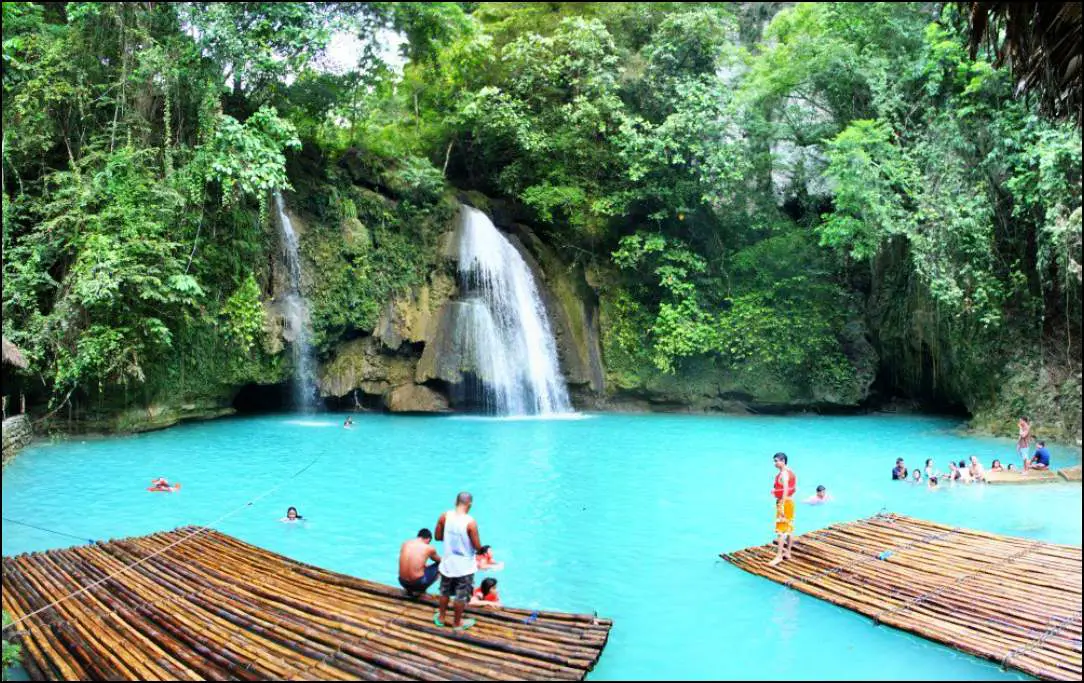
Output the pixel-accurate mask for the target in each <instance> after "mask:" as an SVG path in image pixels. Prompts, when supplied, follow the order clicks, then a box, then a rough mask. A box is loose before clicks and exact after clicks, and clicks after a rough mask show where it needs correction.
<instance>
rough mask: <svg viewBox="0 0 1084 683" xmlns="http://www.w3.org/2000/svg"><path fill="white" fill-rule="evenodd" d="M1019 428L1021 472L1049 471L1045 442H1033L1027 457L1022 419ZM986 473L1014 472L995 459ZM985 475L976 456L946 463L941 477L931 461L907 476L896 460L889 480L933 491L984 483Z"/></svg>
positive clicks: (1027, 425)
mask: <svg viewBox="0 0 1084 683" xmlns="http://www.w3.org/2000/svg"><path fill="white" fill-rule="evenodd" d="M1019 428H1020V438H1019V440H1018V441H1017V444H1016V449H1017V453H1018V454H1019V456H1020V459H1021V460H1022V462H1023V471H1025V472H1026V471H1028V470H1048V469H1050V451H1049V450H1048V449H1047V447H1046V442H1045V441H1036V442H1035V446H1036V448H1035V452H1034V453H1029V450H1030V444H1031V441H1032V440H1033V437H1032V435H1031V424H1030V423H1029V422H1028V419H1027V418H1026V417H1022V418H1020V422H1019ZM989 471H991V472H1014V471H1017V470H1016V469H1015V467H1014V465H1013V464H1012V463H1009V464H1008V465H1007V466H1006V465H1002V464H1001V460H999V459H997V458H995V459H994V461H993V462H991V463H990V470H989ZM986 472H987V470H986V469H985V468H984V467H983V466H982V463H980V462H979V458H978V456H977V455H972V456H971V457H970V458H969V459H968V460H967V461H964V460H960V461H959V462H957V461H954V460H950V461H949V466H948V471H947V472H944V473H942V472H940V471H938V470H937V468H936V466H935V465H934V464H933V458H928V459H927V460H926V466H925V468H924V469H921V470H917V469H916V470H911V471H910V473H908V469H907V465H906V463H904V461H903V458H896V466H895V467H893V468H892V479H893V481H897V480H899V481H910V482H911V483H913V484H922V483H925V484H926V485H927V486H929V487H930V488H936V487H937V486H939V485H940V484H942V483H960V484H971V483H983V482H985V481H986Z"/></svg>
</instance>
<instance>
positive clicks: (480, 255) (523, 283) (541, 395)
mask: <svg viewBox="0 0 1084 683" xmlns="http://www.w3.org/2000/svg"><path fill="white" fill-rule="evenodd" d="M460 218H461V223H460V230H459V281H460V282H459V285H460V291H461V293H462V297H463V304H465V306H466V308H465V310H464V314H463V315H460V316H459V317H458V319H457V322H456V329H455V331H454V334H455V339H456V345H457V346H458V347H459V348H460V349H461V350H462V352H463V354H464V357H465V358H467V359H470V362H471V363H472V364H473V366H474V368H475V370H476V375H477V376H478V378H479V380H480V383H479V384H480V387H479V390H480V391H481V392H482V396H481V397H480V398H481V404H482V405H483V406H484V408H485V409H486V410H487V411H488V412H492V413H496V414H498V415H553V414H558V413H569V412H572V408H571V404H570V403H569V400H568V391H567V389H566V388H565V382H564V378H562V377H561V372H560V368H559V366H558V364H557V348H556V343H555V342H554V339H553V332H552V331H551V329H550V324H549V319H548V318H547V317H546V308H545V305H544V304H543V302H542V297H541V296H539V292H538V287H537V286H536V284H535V281H534V277H533V276H532V275H531V270H530V268H529V267H528V266H527V263H526V262H525V261H524V260H523V256H522V255H520V253H519V251H517V250H516V248H515V247H514V246H512V244H511V242H509V241H508V239H507V238H506V237H505V236H504V235H502V234H501V233H500V231H499V230H497V228H496V227H495V226H494V225H493V223H492V222H491V221H490V220H489V217H488V216H486V215H485V214H484V213H482V212H481V211H478V210H477V209H474V208H472V207H469V206H463V207H462V208H461V216H460Z"/></svg>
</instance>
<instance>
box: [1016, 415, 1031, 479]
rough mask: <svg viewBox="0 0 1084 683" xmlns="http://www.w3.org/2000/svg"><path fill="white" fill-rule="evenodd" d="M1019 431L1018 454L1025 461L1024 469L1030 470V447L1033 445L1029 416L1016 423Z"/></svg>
mask: <svg viewBox="0 0 1084 683" xmlns="http://www.w3.org/2000/svg"><path fill="white" fill-rule="evenodd" d="M1016 427H1017V429H1018V430H1019V435H1020V436H1019V438H1018V439H1017V440H1016V454H1017V455H1019V456H1020V458H1021V459H1022V460H1023V461H1024V469H1025V470H1026V469H1027V468H1028V445H1029V444H1030V443H1031V422H1030V421H1029V420H1028V418H1027V416H1025V417H1022V418H1020V420H1019V422H1017V423H1016Z"/></svg>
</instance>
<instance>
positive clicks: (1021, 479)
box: [983, 465, 1080, 484]
mask: <svg viewBox="0 0 1084 683" xmlns="http://www.w3.org/2000/svg"><path fill="white" fill-rule="evenodd" d="M983 476H984V477H985V479H986V483H987V484H1057V483H1063V482H1067V481H1080V465H1077V466H1076V467H1067V468H1065V469H1060V470H1028V471H1026V472H1025V471H1023V470H1012V471H1011V472H1010V471H1008V470H1002V471H1000V472H991V471H989V470H987V472H986V473H985V475H983Z"/></svg>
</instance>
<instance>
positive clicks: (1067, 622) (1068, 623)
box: [1001, 612, 1081, 669]
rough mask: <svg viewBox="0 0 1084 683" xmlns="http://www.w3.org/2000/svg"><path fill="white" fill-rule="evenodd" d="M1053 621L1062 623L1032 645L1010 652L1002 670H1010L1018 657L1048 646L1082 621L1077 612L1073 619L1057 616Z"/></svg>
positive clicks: (1052, 627)
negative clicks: (1069, 627)
mask: <svg viewBox="0 0 1084 683" xmlns="http://www.w3.org/2000/svg"><path fill="white" fill-rule="evenodd" d="M1051 621H1054V622H1060V623H1055V625H1054V626H1051V627H1050V628H1049V629H1047V630H1046V632H1044V633H1043V634H1042V635H1041V636H1039V637H1038V638H1036V639H1035V640H1033V641H1031V642H1030V643H1028V644H1026V645H1022V646H1020V647H1018V648H1015V649H1013V650H1010V651H1009V652H1008V653H1007V654H1006V655H1005V657H1004V658H1002V660H1001V668H1002V669H1006V668H1008V666H1009V663H1010V662H1012V660H1013V659H1015V658H1016V657H1019V656H1020V655H1022V654H1024V653H1026V652H1030V651H1031V650H1034V649H1036V648H1038V647H1042V646H1043V645H1044V644H1046V641H1048V640H1050V639H1051V638H1053V637H1054V636H1056V635H1057V634H1058V633H1061V632H1062V631H1063V630H1065V628H1066V627H1067V626H1072V625H1073V624H1076V623H1079V622H1080V621H1081V613H1080V612H1077V613H1076V616H1075V617H1071V618H1070V617H1059V616H1057V615H1055V616H1053V617H1051ZM1076 642H1077V643H1079V642H1080V641H1076Z"/></svg>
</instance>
